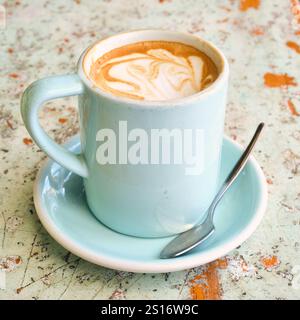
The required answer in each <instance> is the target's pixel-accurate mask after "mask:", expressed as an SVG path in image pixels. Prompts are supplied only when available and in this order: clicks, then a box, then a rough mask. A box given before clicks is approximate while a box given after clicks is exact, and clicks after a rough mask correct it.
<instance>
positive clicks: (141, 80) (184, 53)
mask: <svg viewBox="0 0 300 320" xmlns="http://www.w3.org/2000/svg"><path fill="white" fill-rule="evenodd" d="M217 75H218V73H217V68H216V66H215V65H214V63H213V62H212V60H211V59H210V58H209V57H208V56H207V55H206V54H204V53H203V52H201V51H199V50H197V49H196V48H194V47H191V46H189V45H186V44H183V43H178V42H168V41H143V42H138V43H134V44H129V45H127V46H123V47H120V48H116V49H113V50H112V51H110V52H108V53H106V54H104V55H103V56H102V57H100V58H99V59H97V60H96V61H95V62H94V63H93V64H92V65H91V69H90V77H91V79H92V80H93V81H94V83H95V84H96V86H97V87H99V88H100V89H102V90H104V91H106V92H109V93H111V94H113V95H115V96H120V97H126V98H131V99H140V100H152V101H154V100H158V101H159V100H171V99H177V98H182V97H186V96H190V95H192V94H195V93H197V92H199V91H201V90H203V89H204V88H206V87H207V86H209V85H210V84H211V83H212V82H214V81H215V79H216V78H217Z"/></svg>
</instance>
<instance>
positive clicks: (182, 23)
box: [0, 0, 300, 299]
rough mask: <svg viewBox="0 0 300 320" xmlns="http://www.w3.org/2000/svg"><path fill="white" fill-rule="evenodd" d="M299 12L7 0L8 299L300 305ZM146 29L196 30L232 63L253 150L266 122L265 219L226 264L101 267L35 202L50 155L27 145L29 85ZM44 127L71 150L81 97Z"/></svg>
mask: <svg viewBox="0 0 300 320" xmlns="http://www.w3.org/2000/svg"><path fill="white" fill-rule="evenodd" d="M0 3H1V2H0ZM297 5H298V2H297V0H291V1H288V0H285V1H284V0H241V1H238V0H224V1H217V0H215V1H212V0H205V1H197V0H186V1H180V0H178V1H177V0H176V1H175V0H160V1H159V0H151V1H148V0H135V1H130V5H129V1H117V0H106V1H105V0H103V1H95V0H94V1H92V0H81V1H80V0H77V1H71V0H68V1H58V0H57V1H52V0H51V1H49V0H48V1H47V0H39V1H37V0H35V1H29V0H28V1H23V0H19V1H17V0H16V1H15V0H12V1H9V0H8V1H6V2H4V3H3V2H2V6H1V7H0V8H1V9H2V11H4V10H3V9H4V8H5V13H6V15H5V16H6V26H4V24H3V23H2V24H1V25H0V47H1V52H0V75H1V76H0V159H1V161H0V269H1V271H2V273H3V272H5V275H6V289H0V299H50V298H51V299H137V298H144V299H155V298H157V299H163V298H168V299H231V298H233V299H235V298H236V299H254V298H258V299H263V298H265V299H296V298H300V279H299V278H300V277H299V275H300V126H299V125H300V99H299V98H300V9H299V7H298V9H297ZM2 19H3V15H2ZM2 22H3V20H2ZM146 27H156V28H165V29H169V30H179V31H188V32H191V33H195V34H198V35H200V36H203V37H205V38H207V39H208V40H211V41H212V42H214V43H215V44H217V45H218V46H219V47H220V48H221V49H222V50H223V51H224V52H225V54H226V56H227V57H228V59H229V63H230V67H231V80H230V88H229V97H228V106H227V113H226V129H225V130H226V134H228V135H229V136H231V137H232V138H234V139H236V140H237V141H238V142H240V143H242V144H245V143H246V142H247V141H248V140H249V138H250V136H251V134H252V133H253V130H254V128H255V127H256V125H257V124H258V122H260V121H264V122H265V123H266V128H265V130H264V134H263V137H262V139H261V140H260V141H259V143H258V146H257V147H256V149H255V156H256V158H257V159H258V161H259V163H260V164H261V166H262V167H263V170H264V172H265V175H266V177H267V182H268V186H269V201H268V209H267V212H266V215H265V218H264V219H263V222H262V223H261V225H260V226H259V228H258V229H257V231H256V232H255V233H254V234H253V235H252V237H251V238H250V239H249V240H247V241H246V242H245V243H244V244H243V245H242V246H241V247H239V248H237V249H236V250H234V251H232V252H230V253H229V254H228V255H227V256H226V257H224V258H222V259H220V260H218V261H215V262H212V263H210V264H208V265H206V266H201V267H198V268H193V269H191V270H186V271H181V272H175V273H166V274H134V273H127V272H118V271H114V270H109V269H106V268H103V267H99V266H96V265H93V264H91V263H88V262H86V261H84V260H82V259H79V258H78V257H76V256H74V255H73V254H71V253H69V252H67V251H66V250H65V249H64V248H63V247H61V246H60V245H59V244H58V243H56V242H55V241H54V240H53V239H52V238H51V237H50V236H49V235H48V233H47V232H46V230H45V229H44V228H43V226H42V225H41V223H40V222H39V220H38V218H37V215H36V213H35V209H34V206H33V200H32V187H33V181H34V179H35V176H36V173H37V170H38V168H39V166H40V164H41V162H42V161H43V160H44V159H45V154H44V153H43V152H41V151H40V150H39V149H38V147H37V146H36V145H35V144H34V143H33V142H32V140H31V139H30V136H29V135H28V133H27V132H26V130H25V128H24V126H23V123H22V120H21V116H20V112H19V103H20V96H21V94H22V91H23V90H24V88H26V87H27V86H28V85H29V84H30V83H31V82H32V81H34V80H35V79H37V78H41V77H44V76H48V75H52V74H62V73H70V72H73V71H74V70H75V65H76V62H77V59H78V57H79V55H80V53H81V52H82V51H83V50H84V49H85V48H86V47H87V46H88V45H89V44H91V43H92V42H94V41H95V40H96V39H99V38H101V37H104V36H108V35H112V34H115V33H118V32H121V31H127V30H130V29H139V28H146ZM40 119H41V122H42V124H43V126H44V128H46V130H47V131H48V132H49V133H50V135H51V136H52V137H54V138H55V139H56V141H58V142H64V141H65V140H66V139H67V138H69V137H70V136H72V135H74V134H75V133H76V132H77V131H78V123H77V112H76V99H73V98H69V99H62V100H57V101H55V102H51V103H48V104H47V105H46V106H45V108H44V109H43V111H42V112H41V114H40Z"/></svg>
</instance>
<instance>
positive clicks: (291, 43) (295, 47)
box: [286, 41, 300, 54]
mask: <svg viewBox="0 0 300 320" xmlns="http://www.w3.org/2000/svg"><path fill="white" fill-rule="evenodd" d="M286 45H287V46H288V47H289V48H291V49H292V50H294V51H296V52H297V53H299V54H300V46H299V44H297V43H296V42H294V41H288V42H287V43H286Z"/></svg>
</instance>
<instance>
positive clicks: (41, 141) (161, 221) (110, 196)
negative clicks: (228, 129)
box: [21, 30, 229, 237]
mask: <svg viewBox="0 0 300 320" xmlns="http://www.w3.org/2000/svg"><path fill="white" fill-rule="evenodd" d="M149 40H162V41H173V42H180V43H184V44H188V45H191V46H193V47H195V48H197V49H199V50H201V51H202V52H204V53H206V54H207V55H208V56H209V57H210V58H211V59H212V60H213V62H214V63H215V65H216V67H217V69H218V78H217V79H216V80H215V82H214V83H213V84H212V85H210V86H209V87H207V88H206V89H204V90H203V91H201V92H199V93H196V94H193V95H191V96H188V97H184V98H180V99H175V100H167V101H145V100H133V99H127V98H123V97H117V96H113V95H112V94H110V93H108V92H104V91H102V90H101V89H99V88H98V87H96V86H95V85H94V83H93V82H92V80H91V79H90V78H89V68H90V67H91V64H92V62H93V61H95V60H96V59H97V58H98V57H100V56H101V55H103V54H104V53H106V52H108V51H111V50H112V49H114V48H117V47H120V46H123V45H127V44H130V43H136V42H139V41H149ZM228 74H229V68H228V62H227V60H226V58H225V57H224V55H223V54H222V52H221V51H220V50H219V49H217V48H216V47H215V46H214V45H212V44H211V43H209V42H207V41H205V40H203V39H200V38H199V37H197V36H194V35H191V34H184V33H179V32H171V31H162V30H140V31H132V32H127V33H123V34H119V35H115V36H112V37H109V38H107V39H104V40H101V41H99V42H97V43H96V44H94V45H92V46H91V47H90V48H88V49H87V50H86V51H85V52H84V53H83V54H82V56H81V58H80V60H79V63H78V71H77V74H71V75H59V76H53V77H48V78H44V79H41V80H38V81H36V82H34V83H33V84H31V85H30V86H29V87H28V88H27V89H26V90H25V92H24V94H23V97H22V102H21V110H22V117H23V120H24V123H25V126H26V128H27V130H28V132H29V133H30V135H31V136H32V138H33V139H34V140H35V142H36V143H37V144H38V146H39V147H40V148H41V149H42V150H44V151H45V152H46V153H47V154H48V155H49V156H50V157H51V158H52V159H54V160H55V161H57V162H58V163H59V164H61V165H62V166H63V167H65V168H67V169H68V170H70V171H72V172H74V173H76V174H78V175H80V176H82V177H83V180H84V187H85V193H86V198H87V203H88V205H89V207H90V209H91V211H92V212H93V214H94V215H95V216H96V217H97V218H98V219H99V220H100V221H101V222H102V223H103V224H105V225H106V226H108V227H110V228H111V229H113V230H116V231H118V232H121V233H124V234H128V235H131V236H138V237H163V236H169V235H173V234H177V233H180V232H183V231H185V230H187V229H189V228H191V227H192V226H193V225H194V224H196V223H197V222H199V221H200V220H201V219H202V218H203V213H204V212H205V209H206V208H207V207H208V206H209V204H210V202H211V200H212V198H213V196H214V193H215V191H216V184H217V179H218V174H219V168H220V160H221V159H220V156H221V146H222V139H223V126H224V114H225V105H226V93H227V85H228ZM74 95H78V96H79V113H80V127H81V129H80V137H81V149H82V154H80V155H75V154H73V153H71V152H70V151H68V150H66V149H65V148H64V147H62V146H60V145H58V144H56V143H55V142H54V141H53V140H52V139H51V138H50V137H49V136H48V135H47V134H46V133H45V132H44V130H43V129H42V128H41V127H40V125H39V122H38V109H39V108H40V107H41V106H42V105H43V103H45V102H46V101H48V100H51V99H55V98H61V97H66V96H74ZM120 125H121V126H122V128H123V129H124V128H125V125H126V132H131V131H132V130H134V129H139V130H141V129H142V130H144V132H146V133H147V134H149V135H150V131H151V130H152V129H157V130H165V129H167V130H169V132H172V130H174V129H176V130H182V131H184V130H190V132H191V130H198V132H201V133H202V134H201V137H202V140H201V171H199V172H198V173H197V174H187V170H186V169H187V164H186V163H183V164H180V163H179V164H178V163H170V164H166V163H160V162H159V163H150V164H149V163H148V164H145V163H124V162H122V163H120V162H119V163H116V164H112V163H99V161H97V153H98V152H99V146H100V145H101V143H100V142H101V141H100V139H98V138H99V132H101V130H103V129H109V130H112V131H113V132H115V133H116V136H118V134H120V137H119V138H120V139H121V140H122V139H123V140H122V141H123V142H122V141H118V142H117V150H118V151H117V153H118V152H120V150H121V149H122V148H124V141H125V140H124V139H125V138H124V132H125V131H122V135H121V133H120V130H121V129H120V128H121V127H120ZM123 129H122V130H123ZM171 138H172V136H171ZM102 142H103V141H102ZM127 143H129V144H130V143H132V142H128V141H127V142H126V145H127ZM192 147H195V143H194V142H193V143H192ZM174 150H175V149H173V151H171V156H172V155H174V152H175V151H174ZM163 152H165V150H162V153H163ZM172 152H173V153H172ZM62 214H63V213H62ZM87 232H88V230H87Z"/></svg>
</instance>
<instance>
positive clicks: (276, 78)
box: [264, 72, 297, 88]
mask: <svg viewBox="0 0 300 320" xmlns="http://www.w3.org/2000/svg"><path fill="white" fill-rule="evenodd" d="M264 81H265V86H266V87H269V88H279V87H285V86H297V83H296V81H295V78H294V77H291V76H289V75H287V74H275V73H270V72H267V73H265V75H264Z"/></svg>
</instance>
